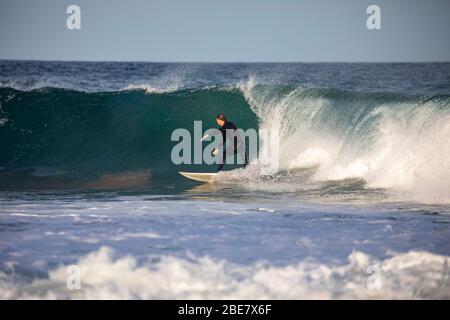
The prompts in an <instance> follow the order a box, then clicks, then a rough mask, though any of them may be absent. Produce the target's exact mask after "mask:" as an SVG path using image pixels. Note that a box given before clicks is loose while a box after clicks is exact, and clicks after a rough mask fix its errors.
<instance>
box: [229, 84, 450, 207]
mask: <svg viewBox="0 0 450 320" xmlns="http://www.w3.org/2000/svg"><path fill="white" fill-rule="evenodd" d="M238 88H239V89H240V90H241V91H242V93H243V95H244V97H245V98H246V100H247V102H248V103H249V104H250V106H251V108H252V110H253V111H254V112H255V113H256V114H257V116H258V118H259V121H260V129H277V130H279V132H280V168H281V169H295V168H305V167H311V166H317V168H318V170H317V172H316V174H315V176H314V179H315V180H316V181H326V180H339V179H347V178H362V179H364V180H365V181H366V182H367V185H368V186H369V187H373V188H385V189H386V190H390V191H391V192H392V193H393V197H394V198H395V199H396V200H412V201H420V202H425V203H450V157H448V155H449V154H450V139H448V137H449V136H450V112H449V111H448V108H442V106H441V105H439V103H440V102H439V101H434V100H429V101H427V102H425V103H423V102H420V101H418V100H417V101H412V100H411V101H407V102H392V101H388V102H383V101H380V102H377V103H378V104H377V106H376V108H374V109H373V111H372V112H369V113H368V114H362V112H365V111H364V110H365V109H364V107H363V106H361V107H360V108H356V110H357V111H354V112H361V114H360V115H359V116H358V117H353V119H356V120H355V121H357V122H356V123H352V124H348V123H347V124H345V126H346V127H344V124H342V123H341V122H340V120H339V119H340V118H337V117H336V115H333V112H336V113H339V112H341V113H342V112H343V110H337V111H334V110H335V107H334V105H333V103H334V101H332V100H328V98H326V96H324V95H321V94H313V93H311V92H307V93H308V94H305V90H304V89H303V88H292V89H289V90H285V91H284V92H283V91H280V89H277V88H276V87H273V86H264V85H258V80H257V79H256V78H255V77H250V78H249V79H248V81H247V82H244V83H241V84H240V85H239V86H238ZM277 90H278V91H277ZM347 99H349V98H348V97H347ZM357 99H361V96H357ZM364 103H366V102H365V101H363V100H362V102H361V104H364ZM368 103H369V102H368ZM370 103H373V102H370ZM444 103H445V102H444ZM352 116H353V115H350V114H349V115H345V117H346V119H349V117H350V119H351V117H352ZM324 117H327V118H326V121H324V120H323V118H324ZM352 126H353V127H352ZM354 131H356V132H357V133H354ZM364 135H366V136H364ZM264 147H265V146H264V142H263V143H262V149H264ZM294 189H295V188H294Z"/></svg>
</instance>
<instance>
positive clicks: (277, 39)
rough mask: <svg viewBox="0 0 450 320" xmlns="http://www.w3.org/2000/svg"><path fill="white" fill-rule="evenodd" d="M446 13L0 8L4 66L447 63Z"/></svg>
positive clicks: (215, 5)
mask: <svg viewBox="0 0 450 320" xmlns="http://www.w3.org/2000/svg"><path fill="white" fill-rule="evenodd" d="M70 4H77V5H79V6H80V7H81V12H82V29H81V30H68V29H67V28H66V18H67V16H68V15H67V14H66V8H67V6H68V5H70ZM370 4H378V5H379V6H380V7H381V14H382V16H381V19H382V30H375V31H370V30H368V29H367V27H366V19H367V14H366V9H367V7H368V5H370ZM449 14H450V0H428V1H424V0H386V1H385V0H371V1H368V0H339V1H338V0H327V1H325V0H221V1H218V0H147V1H145V0H70V1H67V0H39V1H36V0H0V59H36V60H107V61H111V60H112V61H204V62H210V61H211V62H236V61H249V62H255V61H267V62H270V61H280V62H285V61H293V62H321V61H343V62H352V61H362V62H376V61H381V62H383V61H390V62H391V61H413V62H417V61H450V16H449Z"/></svg>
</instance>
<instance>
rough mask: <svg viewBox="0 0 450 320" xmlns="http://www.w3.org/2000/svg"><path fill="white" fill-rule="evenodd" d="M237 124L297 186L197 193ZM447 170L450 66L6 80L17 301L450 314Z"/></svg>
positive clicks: (0, 279)
mask: <svg viewBox="0 0 450 320" xmlns="http://www.w3.org/2000/svg"><path fill="white" fill-rule="evenodd" d="M219 112H225V114H226V115H227V116H228V118H229V120H231V121H232V122H234V123H235V124H236V125H238V126H239V127H240V128H243V129H249V128H253V129H256V130H259V129H277V130H279V132H280V146H279V150H280V168H279V170H278V171H277V172H273V173H271V174H262V173H261V170H259V168H258V166H257V165H256V164H251V165H249V166H248V167H247V168H245V169H242V168H237V169H236V167H234V166H227V165H226V166H225V170H226V171H225V172H223V173H220V174H219V176H220V181H221V182H220V183H212V184H202V183H197V182H194V181H190V180H187V179H186V178H184V177H182V176H180V175H179V174H178V171H201V172H214V171H215V169H216V168H215V166H208V165H205V164H202V165H187V164H186V165H179V166H177V165H174V164H173V163H172V161H171V150H172V148H173V147H174V145H175V144H176V143H175V142H173V141H171V139H170V138H171V133H172V132H173V130H175V129H177V128H186V129H188V130H189V131H191V132H192V130H193V127H194V125H193V124H194V121H196V120H197V121H198V120H201V121H203V129H204V130H206V129H208V128H215V127H216V125H215V121H214V118H215V115H216V114H217V113H219ZM449 155H450V63H423V64H406V63H405V64H401V63H400V64H375V63H374V64H365V63H357V64H348V63H322V64H301V63H297V64H295V63H294V64H290V63H284V64H275V63H266V64H256V63H255V64H249V63H232V64H229V63H224V64H209V63H138V62H136V63H125V62H123V63H119V62H48V61H41V62H39V61H0V298H1V299H21V298H37V299H53V298H56V299H70V298H73V299H86V298H99V299H103V298H124V299H139V298H144V299H171V298H174V299H210V298H215V299H264V298H270V299H309V298H320V299H342V298H356V299H364V298H370V299H390V298H393V299H404V298H406V299H450V156H449ZM69 266H76V268H78V269H77V270H80V275H81V279H80V285H81V287H80V288H79V289H76V288H75V289H74V288H73V287H70V286H68V279H69V277H70V276H71V275H72V273H71V270H73V269H71V268H69Z"/></svg>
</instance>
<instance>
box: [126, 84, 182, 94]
mask: <svg viewBox="0 0 450 320" xmlns="http://www.w3.org/2000/svg"><path fill="white" fill-rule="evenodd" d="M122 90H123V91H126V90H143V91H145V93H147V94H152V93H159V94H162V93H170V92H175V91H177V90H179V86H178V85H177V84H173V85H170V86H167V87H158V86H152V85H149V84H129V85H127V86H125V87H124V88H123V89H122Z"/></svg>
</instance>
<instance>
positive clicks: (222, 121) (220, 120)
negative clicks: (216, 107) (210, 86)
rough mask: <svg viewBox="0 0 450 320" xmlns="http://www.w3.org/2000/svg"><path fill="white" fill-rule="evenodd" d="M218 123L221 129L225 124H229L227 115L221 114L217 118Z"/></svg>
mask: <svg viewBox="0 0 450 320" xmlns="http://www.w3.org/2000/svg"><path fill="white" fill-rule="evenodd" d="M216 122H217V125H219V126H220V127H222V126H223V125H224V124H225V122H227V117H225V113H223V112H221V113H219V114H218V115H217V116H216Z"/></svg>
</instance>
